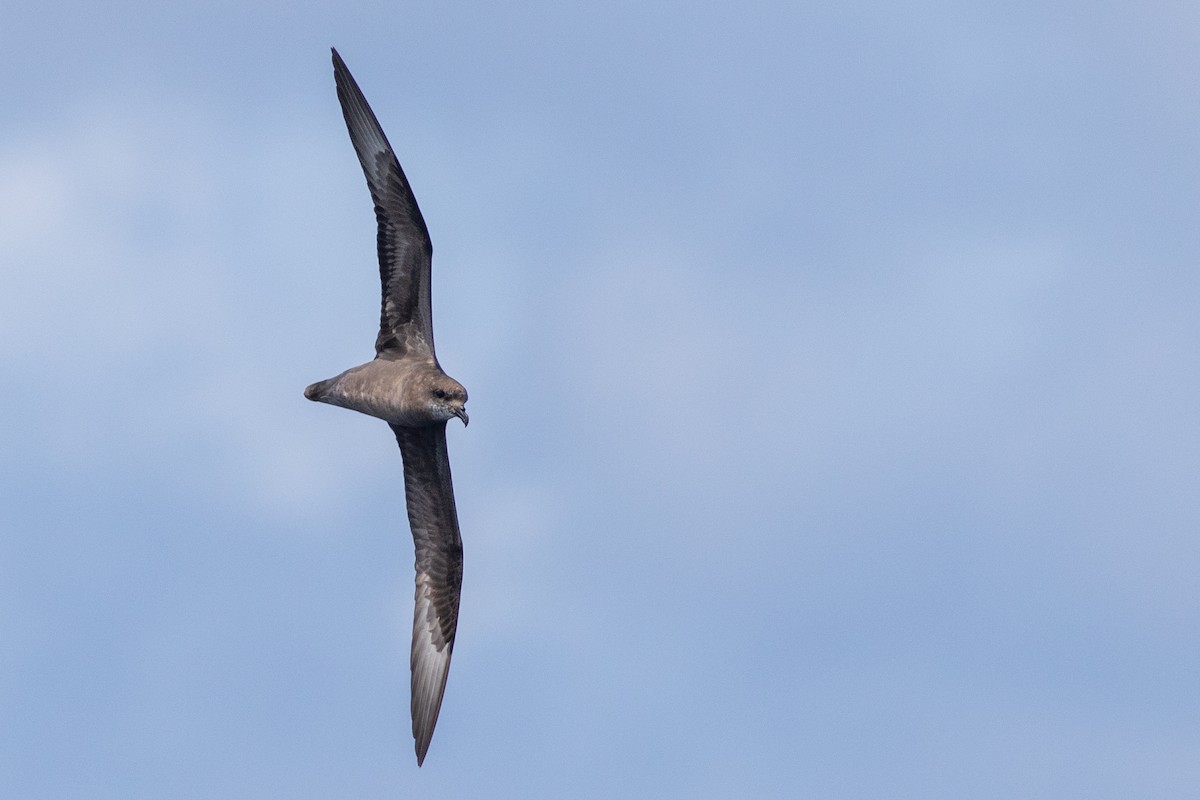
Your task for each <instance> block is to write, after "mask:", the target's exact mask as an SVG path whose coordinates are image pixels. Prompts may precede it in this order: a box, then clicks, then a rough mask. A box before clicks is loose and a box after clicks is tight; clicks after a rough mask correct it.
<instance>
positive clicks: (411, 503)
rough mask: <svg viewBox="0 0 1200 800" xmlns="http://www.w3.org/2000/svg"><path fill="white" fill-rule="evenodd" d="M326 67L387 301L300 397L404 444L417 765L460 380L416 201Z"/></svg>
mask: <svg viewBox="0 0 1200 800" xmlns="http://www.w3.org/2000/svg"><path fill="white" fill-rule="evenodd" d="M333 75H334V81H335V82H336V84H337V93H338V100H339V101H340V102H341V104H342V114H343V116H344V117H345V118H346V127H347V129H348V130H349V131H350V141H351V142H353V144H354V151H355V152H356V153H357V154H358V161H359V163H360V164H361V165H362V168H363V174H364V175H366V178H367V187H368V188H369V189H370V190H371V199H372V200H373V201H374V203H375V218H376V220H377V221H378V223H379V235H378V250H379V276H380V280H381V283H382V285H383V300H382V303H381V308H380V315H379V336H378V337H376V340H375V358H374V359H373V360H372V361H368V362H367V363H366V364H362V365H360V366H357V367H352V368H350V369H348V370H346V371H345V372H343V373H341V374H340V375H337V376H336V377H333V378H330V379H328V380H324V381H320V382H318V383H314V384H313V385H311V386H309V387H308V388H307V389H305V390H304V396H305V397H307V398H308V399H310V400H315V401H318V402H322V403H329V404H331V405H335V406H341V407H343V408H349V409H351V410H353V411H359V412H362V413H363V414H369V415H370V416H372V417H378V418H380V419H382V420H385V421H386V422H387V423H388V425H390V426H391V428H392V431H393V432H394V433H395V434H396V441H397V442H398V443H399V445H400V455H401V457H402V459H403V461H404V494H405V498H406V500H407V504H408V522H409V527H410V528H411V529H412V535H413V544H414V546H415V548H416V573H417V575H416V598H415V599H416V607H415V610H414V612H413V638H412V659H411V661H412V724H413V739H414V740H415V745H416V751H417V764H418V765H420V764H422V763H423V762H424V761H425V753H426V752H427V751H428V750H429V741H430V739H431V738H432V737H433V729H434V726H435V725H437V718H438V712H439V711H440V710H441V707H442V695H443V693H444V692H445V690H446V675H447V673H448V671H449V669H450V655H451V653H452V652H453V651H454V632H455V629H456V628H457V626H458V599H459V591H460V589H461V587H462V538H461V537H460V536H459V531H458V514H457V512H456V511H455V508H454V487H453V484H452V483H451V480H450V459H449V457H448V456H447V454H446V422H447V420H449V419H451V418H452V417H458V418H459V419H461V420H462V421H463V424H464V425H466V424H467V421H468V418H467V411H466V407H465V406H466V402H467V390H466V389H464V388H463V386H462V384H460V383H459V382H458V381H456V380H454V379H453V378H451V377H450V376H448V375H447V374H446V373H445V372H443V371H442V368H441V366H440V365H439V364H438V361H437V356H436V355H435V354H434V349H433V316H432V312H431V308H430V302H429V268H430V263H431V260H432V258H433V245H432V244H431V243H430V241H429V231H428V229H427V228H426V227H425V220H424V219H423V218H422V217H421V211H420V209H419V208H418V207H417V200H416V198H415V197H414V196H413V193H412V189H411V188H410V187H409V185H408V179H407V178H406V177H405V176H404V171H403V170H402V169H401V168H400V162H399V161H397V160H396V155H395V153H393V152H392V147H391V145H390V144H388V140H387V137H386V136H384V133H383V129H382V128H381V127H380V126H379V122H378V120H376V119H375V114H374V112H372V111H371V107H370V106H369V105H367V101H366V98H364V97H363V94H362V91H361V90H360V89H359V88H358V84H357V83H355V82H354V78H353V76H351V75H350V70H348V69H346V64H345V62H343V61H342V59H341V56H339V55H338V52H337V50H334V51H333Z"/></svg>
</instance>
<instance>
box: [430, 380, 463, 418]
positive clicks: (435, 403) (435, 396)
mask: <svg viewBox="0 0 1200 800" xmlns="http://www.w3.org/2000/svg"><path fill="white" fill-rule="evenodd" d="M429 408H430V410H431V411H432V412H433V414H434V416H435V417H437V418H438V419H443V420H448V419H450V418H451V417H458V418H459V419H461V420H462V422H463V427H466V425H467V423H468V422H469V420H468V418H467V390H466V389H464V388H463V385H462V384H461V383H459V382H458V381H456V380H454V378H451V377H450V376H448V375H439V376H437V378H436V379H435V380H434V381H433V382H432V384H431V385H430V387H429Z"/></svg>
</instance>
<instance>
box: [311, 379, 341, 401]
mask: <svg viewBox="0 0 1200 800" xmlns="http://www.w3.org/2000/svg"><path fill="white" fill-rule="evenodd" d="M334 380H335V379H334V378H330V379H329V380H327V381H317V382H316V383H314V384H313V385H312V386H309V387H308V388H307V389H305V390H304V396H305V397H307V398H308V399H309V400H316V401H320V400H321V399H322V398H324V397H325V390H326V389H328V388H329V386H330V384H332V383H333V381H334Z"/></svg>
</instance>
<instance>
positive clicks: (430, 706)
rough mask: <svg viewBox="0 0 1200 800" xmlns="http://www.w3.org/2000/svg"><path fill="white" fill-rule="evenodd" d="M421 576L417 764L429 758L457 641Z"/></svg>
mask: <svg viewBox="0 0 1200 800" xmlns="http://www.w3.org/2000/svg"><path fill="white" fill-rule="evenodd" d="M422 577H425V576H418V577H417V592H416V608H415V610H414V612H413V639H412V657H411V662H412V729H413V741H414V743H415V745H416V750H417V765H418V766H419V765H420V764H422V763H423V762H424V761H425V754H426V753H427V752H428V751H429V742H430V740H431V739H432V738H433V729H434V727H435V726H436V725H437V719H438V713H439V712H440V711H441V708H442V695H443V694H444V693H445V691H446V676H447V675H448V673H449V671H450V656H451V654H452V652H453V650H454V643H453V642H447V641H445V639H444V638H443V636H442V624H441V622H440V621H439V620H438V618H437V609H436V604H435V603H434V602H433V601H432V597H431V591H430V588H431V587H430V586H429V582H428V579H426V580H422Z"/></svg>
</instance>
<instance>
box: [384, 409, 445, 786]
mask: <svg viewBox="0 0 1200 800" xmlns="http://www.w3.org/2000/svg"><path fill="white" fill-rule="evenodd" d="M391 428H392V430H393V431H394V432H395V434H396V441H397V442H399V443H400V454H401V455H402V456H403V457H404V492H405V496H406V498H407V500H408V522H409V525H410V526H411V527H412V535H413V543H414V544H415V545H416V551H417V560H416V568H417V590H416V609H415V611H414V612H413V638H412V723H413V739H414V740H416V748H417V765H418V766H420V765H421V763H422V762H424V761H425V753H426V751H428V750H429V740H430V739H431V738H433V727H434V726H435V725H436V724H437V718H438V711H439V710H440V709H441V707H442V694H443V692H445V691H446V673H447V672H448V671H449V669H450V654H451V652H452V651H453V650H454V631H455V629H456V628H457V627H458V598H459V591H460V589H461V588H462V563H463V558H462V538H461V536H459V532H458V513H457V512H456V511H455V509H454V486H453V485H452V484H451V482H450V459H449V457H448V456H447V455H446V423H444V422H442V423H440V424H437V425H431V426H429V427H422V428H405V427H402V426H400V425H392V426H391Z"/></svg>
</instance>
